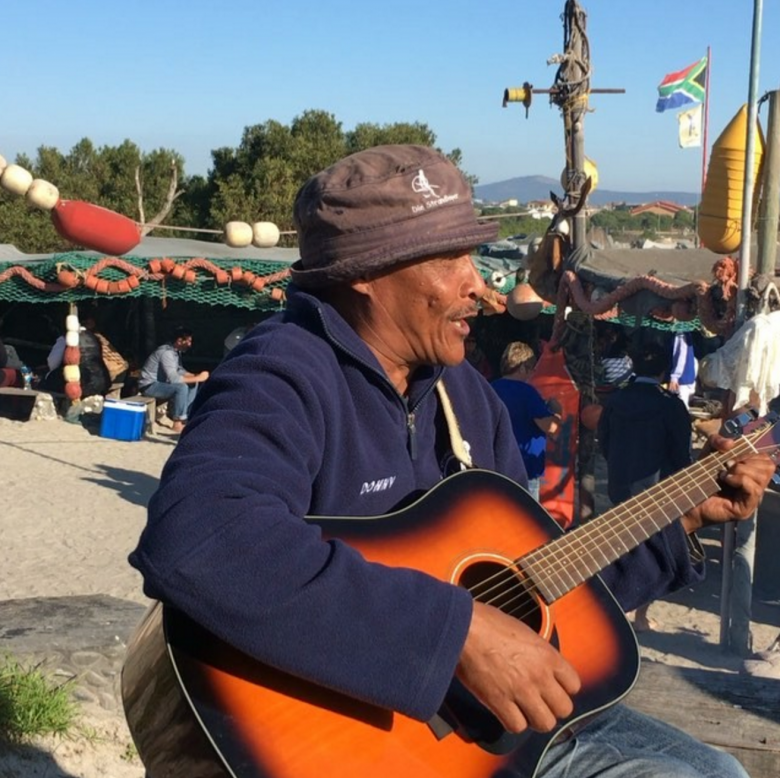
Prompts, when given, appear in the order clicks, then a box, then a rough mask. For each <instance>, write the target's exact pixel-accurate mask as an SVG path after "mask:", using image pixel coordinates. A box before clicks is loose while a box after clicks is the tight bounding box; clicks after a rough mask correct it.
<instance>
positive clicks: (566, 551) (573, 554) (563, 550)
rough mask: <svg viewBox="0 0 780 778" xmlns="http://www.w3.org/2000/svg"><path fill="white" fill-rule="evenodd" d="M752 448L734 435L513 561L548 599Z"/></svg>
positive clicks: (649, 530) (697, 497)
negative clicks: (728, 444)
mask: <svg viewBox="0 0 780 778" xmlns="http://www.w3.org/2000/svg"><path fill="white" fill-rule="evenodd" d="M753 450H755V449H754V447H753V445H752V444H751V443H750V441H749V440H748V439H747V438H743V439H740V441H739V442H738V443H737V445H736V446H735V447H734V448H732V449H730V450H729V451H728V452H722V451H721V452H715V453H713V454H709V455H708V456H706V457H703V458H702V459H700V460H698V461H697V462H694V463H693V464H692V465H689V466H688V467H686V468H684V469H683V470H680V471H678V472H677V473H675V474H674V475H672V476H670V477H669V478H666V479H664V480H663V481H661V482H659V483H657V484H656V485H655V486H652V487H651V488H650V489H648V490H647V491H645V492H642V494H640V495H637V496H636V497H632V498H631V499H629V500H626V501H625V502H622V503H620V505H617V506H616V507H614V508H612V509H611V510H609V511H607V512H606V513H604V514H602V515H601V516H599V517H598V518H595V519H593V520H591V521H589V522H587V523H586V524H583V525H582V526H580V527H578V528H577V529H575V530H572V531H571V532H568V533H566V534H565V535H562V536H561V537H559V538H555V539H554V540H551V541H549V542H548V543H546V544H545V545H543V546H541V547H540V548H538V549H536V550H535V551H532V552H531V553H530V554H527V555H526V556H524V557H523V558H522V559H519V560H517V564H518V566H519V567H520V569H521V570H523V571H524V572H525V573H526V574H527V575H528V576H529V577H530V578H531V579H532V580H533V582H534V585H535V586H536V587H537V589H538V590H539V592H540V593H541V594H542V596H543V597H544V599H545V600H546V601H547V602H548V603H552V602H554V601H555V600H557V599H559V598H560V597H563V595H565V594H567V593H568V592H570V591H571V590H572V589H574V588H575V587H577V586H579V585H580V584H582V583H584V582H585V581H587V580H588V579H590V578H592V577H593V576H594V575H596V574H597V573H599V572H600V571H601V570H603V569H604V568H605V567H607V566H608V565H610V564H612V562H614V561H615V560H617V559H619V558H620V557H622V556H623V555H624V554H627V553H628V552H629V551H631V550H632V549H634V548H636V547H637V546H638V545H639V544H640V543H643V542H644V541H645V540H647V539H648V538H649V537H650V536H651V535H654V534H655V533H656V532H660V530H662V529H663V528H664V527H667V526H668V525H669V524H671V523H672V522H673V521H676V520H677V519H678V518H679V517H680V516H682V515H683V514H684V513H685V512H686V511H689V510H690V509H691V508H693V507H695V506H696V505H699V504H701V503H702V502H704V501H705V500H706V499H707V498H708V497H711V496H712V495H713V494H715V493H716V492H718V491H719V490H720V488H721V487H720V484H719V483H718V480H717V477H718V475H719V474H720V473H721V472H722V471H723V470H724V469H725V467H726V463H727V462H728V461H729V460H731V459H733V458H734V457H738V456H740V455H742V454H745V453H747V452H749V451H753Z"/></svg>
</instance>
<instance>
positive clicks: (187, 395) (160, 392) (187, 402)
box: [141, 381, 198, 421]
mask: <svg viewBox="0 0 780 778" xmlns="http://www.w3.org/2000/svg"><path fill="white" fill-rule="evenodd" d="M197 393H198V385H197V384H185V383H180V384H169V383H166V382H165V381H155V382H154V383H153V384H149V385H148V386H145V387H144V388H143V389H141V394H142V395H144V397H154V398H155V399H156V400H167V401H172V405H173V410H171V411H169V412H168V415H169V416H170V417H171V418H172V419H173V420H174V421H187V414H188V413H189V410H190V406H191V405H192V402H193V400H194V399H195V395H197Z"/></svg>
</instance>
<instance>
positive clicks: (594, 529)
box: [475, 446, 750, 615]
mask: <svg viewBox="0 0 780 778" xmlns="http://www.w3.org/2000/svg"><path fill="white" fill-rule="evenodd" d="M740 447H741V446H740ZM748 450H750V447H749V446H748ZM739 453H742V452H740V451H738V450H737V447H735V449H732V450H731V451H729V452H716V453H715V454H712V455H710V456H709V457H706V458H705V459H704V460H699V461H698V462H696V463H694V464H693V465H691V466H689V467H688V468H686V469H685V471H682V472H681V473H679V474H678V477H677V478H673V479H671V480H672V481H673V483H672V486H673V487H674V488H675V490H676V492H678V493H679V494H684V493H685V491H686V490H687V488H686V487H689V486H690V485H691V484H694V485H699V484H698V481H697V473H696V472H695V471H697V470H701V471H703V472H704V475H705V477H706V478H710V477H711V475H710V473H711V472H716V471H717V469H719V467H720V466H722V465H723V464H725V463H726V462H727V461H728V460H729V459H730V458H732V457H734V456H735V455H738V454H739ZM720 460H722V461H720ZM713 463H717V467H714V468H713V467H708V465H712V464H713ZM683 475H684V476H685V477H684V478H681V477H679V476H683ZM712 480H713V482H714V479H712ZM653 489H654V490H655V491H661V492H664V491H666V492H667V494H671V493H672V492H671V491H670V490H668V488H667V487H666V485H665V483H664V484H663V488H662V489H660V490H658V489H657V488H656V487H654V488H653ZM645 495H646V493H645V494H643V495H639V496H637V497H635V498H632V499H631V500H629V501H626V502H625V503H622V504H621V505H620V506H618V507H617V508H615V509H613V510H612V511H609V512H608V513H607V514H605V515H604V516H603V517H602V521H601V522H598V520H595V521H594V522H593V523H590V524H586V525H583V526H582V527H580V528H578V530H574V531H573V532H572V533H570V534H569V535H568V536H562V537H561V538H558V539H556V540H562V539H564V538H572V537H574V540H569V542H568V543H567V545H568V546H575V545H576V541H579V542H580V544H581V546H582V549H579V548H574V549H573V550H574V551H575V552H576V558H577V559H578V560H580V559H582V558H583V553H582V551H584V552H587V553H588V554H589V555H590V556H591V559H593V560H594V561H595V560H596V558H595V556H594V554H593V549H594V548H600V545H601V544H600V543H599V540H603V539H604V538H605V537H607V536H609V537H610V538H612V537H618V538H619V531H616V530H613V529H611V527H610V523H611V520H610V516H611V515H612V518H617V517H619V516H620V515H625V518H624V519H623V521H622V524H623V527H626V526H628V524H629V522H633V523H634V524H635V525H637V522H636V519H635V518H634V516H633V509H634V508H637V507H642V508H645V510H646V503H647V500H646V497H645ZM705 498H706V495H705ZM651 499H652V500H655V498H654V496H652V495H651ZM656 504H657V501H656ZM648 515H649V514H648ZM641 518H645V517H644V516H642V517H641ZM641 518H640V520H641ZM674 518H677V516H675V517H674ZM666 520H667V521H669V517H668V516H667V517H666ZM672 520H673V519H672ZM618 526H619V525H618ZM637 526H640V527H641V525H637ZM659 529H660V527H656V528H655V530H654V531H653V534H654V532H656V531H658V530H659ZM575 535H576V536H577V537H575ZM645 535H646V537H649V535H648V534H647V532H646V531H645ZM579 536H582V538H580V537H579ZM593 541H595V543H594V542H593ZM589 542H590V547H589V546H588V543H589ZM554 545H555V546H556V547H557V546H558V545H560V544H559V543H557V542H556V543H555V544H554ZM633 545H637V544H636V543H634V544H633ZM623 546H624V549H625V551H628V548H627V547H626V546H625V544H623ZM540 552H541V555H542V556H544V555H547V556H550V555H549V553H548V552H549V548H547V549H546V548H545V546H542V547H541V548H540V549H536V550H535V551H533V552H531V553H530V554H528V555H527V556H526V557H525V559H528V558H529V557H531V556H533V555H534V554H535V555H537V556H539V555H540ZM601 555H602V557H603V558H604V559H605V560H607V564H609V559H608V558H607V557H606V555H605V554H604V552H603V551H602V552H601ZM555 556H556V553H555V552H554V553H553V555H552V557H553V559H554V557H555ZM574 558H575V557H574V555H572V554H571V553H569V552H566V553H563V554H558V559H557V560H555V561H556V562H557V563H558V564H559V565H561V560H562V561H563V562H569V561H571V560H572V559H574ZM515 561H516V562H519V561H520V560H515ZM540 561H549V560H540ZM605 566H606V565H605V564H603V563H601V564H597V567H596V569H595V570H594V571H593V573H595V572H598V570H600V569H602V568H603V567H605ZM561 569H563V567H562V566H561ZM556 577H557V575H556V574H555V573H552V574H549V575H547V576H544V575H542V576H537V577H536V579H535V580H536V583H535V584H534V583H532V585H531V586H530V587H529V586H528V585H527V584H526V581H525V579H519V580H518V578H517V576H516V574H515V573H514V572H513V571H511V570H506V569H505V570H502V571H500V572H499V573H497V574H495V575H494V576H493V581H494V585H493V586H492V588H491V589H488V590H485V591H483V592H481V593H480V595H479V596H480V598H482V601H484V599H483V598H484V597H485V596H486V595H488V594H490V593H491V592H492V591H494V590H495V589H496V588H497V587H498V586H500V587H501V588H502V591H501V595H500V596H501V597H505V596H506V594H507V593H508V592H510V591H511V588H510V589H507V588H505V584H507V583H509V582H510V581H514V582H515V588H517V587H518V586H519V588H520V589H521V590H522V591H520V592H519V593H518V596H522V595H523V594H529V593H530V590H531V589H535V590H538V589H539V588H540V586H543V585H544V584H545V583H548V582H549V581H550V580H552V579H554V578H556ZM569 578H570V582H571V584H573V586H570V587H567V589H566V591H568V590H570V589H571V588H574V586H576V585H578V583H581V582H577V581H575V580H574V579H573V578H572V577H571V575H569ZM488 580H489V579H485V580H484V581H482V582H481V583H482V584H483V585H484V584H485V583H486V582H487V581H488ZM475 588H476V587H475ZM565 593H566V592H565V591H564V592H563V593H562V594H565ZM562 594H559V595H558V596H557V597H553V598H552V601H554V600H555V599H558V597H560V596H562ZM515 599H517V598H515ZM497 600H498V598H497V597H496V598H493V599H492V600H488V602H490V603H491V604H492V603H494V602H495V601H497ZM509 604H511V601H509V602H504V603H502V606H501V607H502V609H503V608H506V607H507V605H509ZM538 608H539V606H538V604H536V602H535V601H533V603H532V608H531V611H530V612H529V614H530V613H532V612H533V611H534V610H537V609H538ZM512 615H517V614H514V613H513V614H512Z"/></svg>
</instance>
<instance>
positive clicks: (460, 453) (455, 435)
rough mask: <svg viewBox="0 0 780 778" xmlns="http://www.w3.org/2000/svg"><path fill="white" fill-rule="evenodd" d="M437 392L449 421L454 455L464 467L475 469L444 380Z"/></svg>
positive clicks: (448, 428) (445, 416)
mask: <svg viewBox="0 0 780 778" xmlns="http://www.w3.org/2000/svg"><path fill="white" fill-rule="evenodd" d="M436 391H437V392H438V393H439V402H441V408H442V410H443V411H444V418H445V419H446V420H447V430H448V431H449V433H450V445H451V446H452V453H453V454H455V457H456V458H457V459H458V461H459V462H460V463H461V464H462V465H464V467H466V468H467V469H470V468H472V467H474V463H473V462H472V461H471V454H469V452H468V449H467V448H466V444H465V443H464V441H463V436H462V435H461V434H460V427H459V426H458V420H457V418H456V417H455V411H454V410H453V408H452V401H451V400H450V396H449V395H448V394H447V390H446V389H445V388H444V381H443V380H439V381H438V382H437V383H436Z"/></svg>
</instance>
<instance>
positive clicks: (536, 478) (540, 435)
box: [491, 340, 561, 502]
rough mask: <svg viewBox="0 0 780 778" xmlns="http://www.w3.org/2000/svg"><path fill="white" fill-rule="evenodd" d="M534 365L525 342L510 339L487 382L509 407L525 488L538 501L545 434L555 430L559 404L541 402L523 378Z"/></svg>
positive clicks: (558, 416) (545, 445)
mask: <svg viewBox="0 0 780 778" xmlns="http://www.w3.org/2000/svg"><path fill="white" fill-rule="evenodd" d="M535 365H536V356H535V354H534V352H533V350H532V349H531V347H530V346H529V345H528V344H527V343H523V342H522V341H519V340H518V341H515V342H514V343H510V344H509V345H508V346H507V347H506V348H505V349H504V353H503V354H502V356H501V378H498V379H497V380H495V381H493V383H492V384H491V386H492V387H493V388H494V389H495V390H496V394H498V396H499V397H500V398H501V401H502V402H503V403H504V405H506V407H507V410H508V411H509V418H510V419H511V421H512V432H514V435H515V439H516V440H517V445H518V447H519V448H520V453H521V455H522V457H523V463H524V464H525V469H526V471H527V472H528V491H529V492H530V493H531V496H532V497H533V498H534V499H535V500H536V501H537V502H538V501H539V486H540V481H541V478H542V475H543V474H544V465H545V449H546V448H547V436H548V435H554V434H555V433H556V431H557V430H558V427H559V425H560V420H561V417H560V412H561V407H560V404H559V403H558V402H557V400H555V399H552V400H549V401H547V402H545V400H544V398H543V397H542V395H541V394H539V392H538V390H537V389H536V388H535V387H533V386H531V384H529V383H528V382H527V379H528V377H529V376H530V375H531V371H532V370H533V369H534V367H535Z"/></svg>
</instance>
